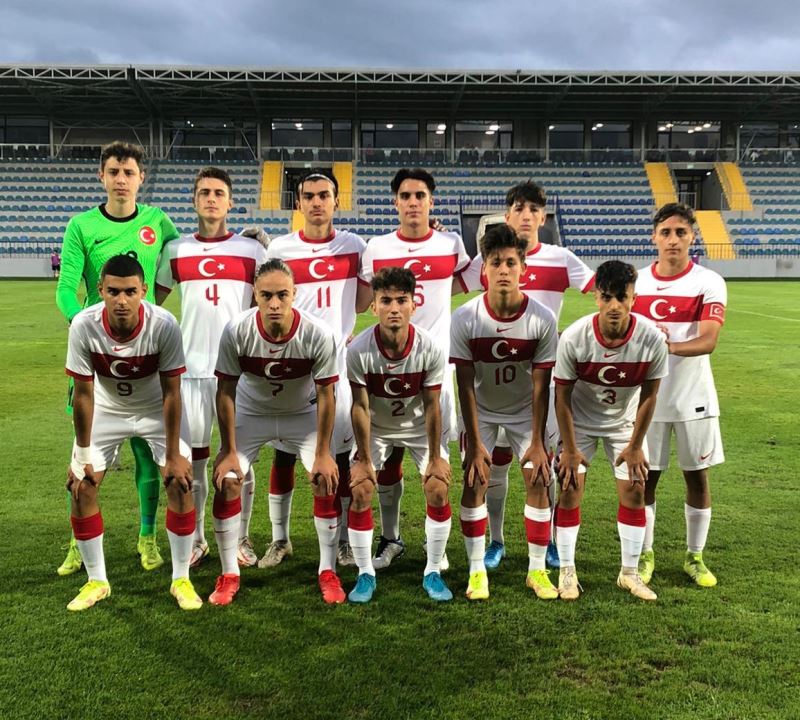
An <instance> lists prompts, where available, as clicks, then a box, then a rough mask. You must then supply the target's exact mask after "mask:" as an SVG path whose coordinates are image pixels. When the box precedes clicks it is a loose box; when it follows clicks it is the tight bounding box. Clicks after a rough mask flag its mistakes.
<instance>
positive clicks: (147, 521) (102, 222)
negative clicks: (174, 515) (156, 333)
mask: <svg viewBox="0 0 800 720" xmlns="http://www.w3.org/2000/svg"><path fill="white" fill-rule="evenodd" d="M143 160H144V151H143V150H142V148H140V147H139V146H137V145H132V144H130V143H125V142H114V143H111V144H110V145H106V146H105V147H104V148H103V150H102V153H101V155H100V171H99V173H98V177H99V179H100V182H101V183H102V184H103V187H104V188H105V191H106V193H107V194H108V199H107V200H106V202H105V203H103V204H102V205H100V206H98V207H96V208H93V209H92V210H87V211H86V212H83V213H81V214H80V215H76V216H75V217H73V218H72V219H71V220H70V221H69V224H68V225H67V229H66V232H65V233H64V245H63V248H62V250H61V276H60V277H59V279H58V287H57V289H56V303H57V304H58V309H59V310H61V312H62V313H63V314H64V316H65V317H66V318H67V320H68V321H70V322H71V321H72V318H73V317H75V315H77V314H78V312H79V311H80V310H82V309H83V307H84V306H87V305H93V304H94V303H97V302H100V295H99V293H98V289H97V286H98V282H99V279H100V270H101V269H102V267H103V265H104V264H105V262H106V261H107V260H108V259H109V258H111V257H113V256H114V255H121V254H128V255H131V256H132V257H134V258H136V259H137V260H138V261H139V264H140V265H141V266H142V268H143V269H144V279H145V283H146V284H147V295H146V298H145V299H147V300H149V301H150V302H152V303H154V304H155V295H154V292H155V286H156V283H155V276H156V268H157V267H158V256H159V255H160V254H161V248H162V247H163V245H164V243H167V242H169V241H170V240H175V239H176V238H178V237H179V234H178V231H177V230H176V229H175V226H174V225H173V224H172V221H171V220H170V219H169V218H168V217H167V215H166V214H165V213H164V212H163V211H162V210H159V209H158V208H154V207H149V206H148V205H139V204H137V203H136V194H137V192H138V191H139V188H140V186H141V184H142V182H143V181H144V170H143ZM81 280H83V282H84V284H85V286H86V300H85V302H84V303H83V304H81V302H80V301H79V300H78V290H79V288H80V284H81ZM127 385H128V384H127V383H120V388H121V390H120V392H124V391H125V389H126V387H127ZM72 390H73V388H72V383H70V389H69V400H68V403H67V404H68V411H70V412H71V409H72ZM131 450H132V451H133V457H134V459H135V462H136V470H135V473H136V489H137V491H138V494H139V512H140V526H139V542H138V544H137V551H138V552H139V555H140V556H141V562H142V567H143V568H144V569H145V570H154V569H155V568H157V567H159V566H160V565H161V564H162V563H163V562H164V561H163V559H162V558H161V554H160V553H159V551H158V545H157V544H156V528H155V521H156V511H157V509H158V492H159V486H160V484H161V474H160V473H159V470H158V466H157V465H156V464H155V462H154V461H153V455H152V453H151V452H150V448H149V447H148V445H147V443H146V442H145V441H144V440H142V439H141V438H131ZM81 562H82V561H81V556H80V552H79V550H78V547H77V545H76V543H75V538H74V537H73V538H72V540H71V541H70V544H69V550H68V552H67V557H66V559H65V560H64V562H63V563H62V564H61V565H60V566H59V568H58V574H59V575H69V574H71V573H74V572H76V571H78V570H80V567H81Z"/></svg>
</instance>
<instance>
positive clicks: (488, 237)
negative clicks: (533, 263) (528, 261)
mask: <svg viewBox="0 0 800 720" xmlns="http://www.w3.org/2000/svg"><path fill="white" fill-rule="evenodd" d="M506 248H513V249H514V250H516V251H517V256H518V257H519V260H520V262H521V263H522V264H523V265H524V264H525V254H526V253H527V251H528V241H527V240H523V239H522V238H521V237H519V235H517V233H515V232H514V230H513V229H512V228H510V227H509V226H508V225H506V224H505V223H498V224H497V225H492V226H491V227H490V228H489V229H488V230H487V231H486V233H485V234H484V236H483V237H482V238H481V242H480V249H481V257H483V260H484V262H486V260H487V259H488V258H489V256H490V255H491V254H492V253H496V252H499V251H500V250H505V249H506Z"/></svg>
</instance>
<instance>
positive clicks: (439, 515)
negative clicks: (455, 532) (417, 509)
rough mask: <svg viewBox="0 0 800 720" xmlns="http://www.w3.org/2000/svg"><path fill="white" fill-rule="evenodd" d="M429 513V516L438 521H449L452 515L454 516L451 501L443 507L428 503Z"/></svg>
mask: <svg viewBox="0 0 800 720" xmlns="http://www.w3.org/2000/svg"><path fill="white" fill-rule="evenodd" d="M427 513H428V517H429V518H430V519H431V520H435V521H436V522H447V521H448V520H449V519H450V518H451V517H453V510H452V508H451V507H450V503H447V504H446V505H442V507H433V505H428V507H427Z"/></svg>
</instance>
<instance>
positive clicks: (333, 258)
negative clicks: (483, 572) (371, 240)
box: [258, 168, 371, 567]
mask: <svg viewBox="0 0 800 720" xmlns="http://www.w3.org/2000/svg"><path fill="white" fill-rule="evenodd" d="M297 207H298V209H299V210H300V212H301V213H302V214H303V220H304V223H303V229H302V230H299V231H298V232H294V233H291V234H289V235H282V236H281V237H276V238H274V239H273V241H272V242H271V243H270V246H269V250H268V256H269V257H274V258H279V259H280V260H283V261H284V262H285V263H286V264H287V265H288V266H289V267H290V268H291V270H292V273H293V274H294V282H295V288H296V289H297V295H296V296H295V302H294V304H295V307H298V308H300V309H301V310H305V311H306V312H307V313H309V314H310V315H313V316H314V317H316V318H319V319H320V320H322V321H323V323H324V324H325V325H326V327H328V328H330V329H331V330H332V331H333V336H334V339H335V340H336V357H337V365H338V368H339V377H340V378H341V380H340V381H339V382H338V383H337V384H336V422H335V423H334V428H333V441H332V448H333V452H334V453H335V455H336V465H337V467H338V468H339V485H338V492H339V499H340V501H341V503H342V519H343V520H342V521H341V523H340V529H341V534H340V537H339V548H338V555H337V559H338V562H339V564H340V565H353V564H354V561H353V554H352V550H351V549H350V544H349V543H348V540H347V510H348V507H349V506H350V450H351V448H352V446H353V429H352V424H351V422H350V405H351V403H352V394H351V392H350V385H349V383H347V382H346V380H345V378H346V377H347V365H346V352H347V347H346V345H347V341H348V339H349V338H350V335H351V334H352V332H353V328H354V327H355V324H356V311H357V309H356V306H357V305H358V306H359V307H358V309H359V310H364V309H366V306H367V305H368V303H369V301H370V299H371V292H370V290H369V287H368V286H366V285H362V284H359V282H358V274H359V272H360V271H361V256H362V254H363V253H364V248H365V247H366V243H365V242H364V241H363V240H362V239H361V238H360V237H359V236H358V235H356V234H354V233H351V232H348V231H347V230H338V229H335V228H334V227H333V215H334V213H335V212H336V210H337V208H338V207H339V183H338V181H337V180H336V177H335V176H334V175H333V173H332V172H331V171H330V170H323V169H319V168H314V169H311V170H309V171H308V173H306V174H305V175H303V176H302V177H301V178H300V180H299V182H298V183H297ZM359 297H360V298H361V300H360V301H359V299H358V298H359ZM295 460H296V458H295V456H294V455H291V454H289V453H287V452H285V451H284V450H281V449H280V447H279V448H278V449H276V450H275V459H274V461H273V464H272V470H271V471H270V477H269V518H270V523H271V525H272V541H271V542H270V544H269V546H268V547H267V551H266V553H265V554H264V557H262V558H261V560H259V563H258V566H259V567H273V566H275V565H277V564H278V563H280V562H281V561H282V560H283V558H284V557H286V556H289V555H291V554H292V541H291V539H290V537H289V519H290V515H291V509H292V493H293V489H294V464H295Z"/></svg>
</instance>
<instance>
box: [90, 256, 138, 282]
mask: <svg viewBox="0 0 800 720" xmlns="http://www.w3.org/2000/svg"><path fill="white" fill-rule="evenodd" d="M106 275H113V276H114V277H133V276H134V275H135V276H136V277H138V278H139V280H141V281H142V282H143V283H144V270H143V269H142V266H141V264H140V263H139V261H138V260H137V259H136V258H135V257H134V256H133V255H114V256H113V257H110V258H109V259H108V260H106V262H105V264H104V265H103V269H102V270H100V282H101V283H102V282H103V280H104V279H105V277H106Z"/></svg>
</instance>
